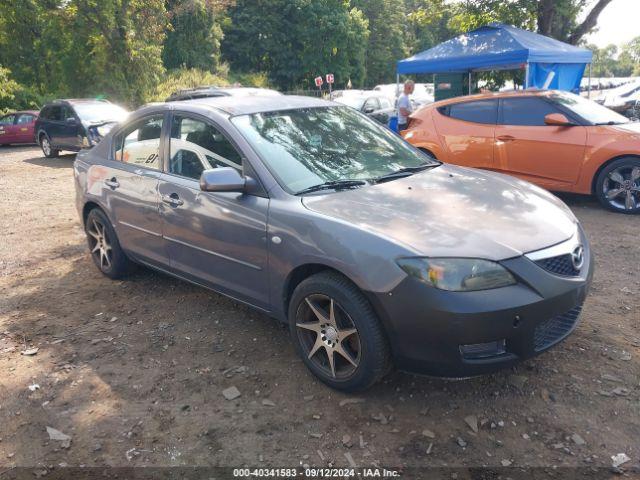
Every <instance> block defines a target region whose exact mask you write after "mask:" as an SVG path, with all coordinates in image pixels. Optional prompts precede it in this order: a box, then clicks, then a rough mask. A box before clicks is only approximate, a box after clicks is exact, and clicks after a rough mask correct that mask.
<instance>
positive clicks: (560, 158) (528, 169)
mask: <svg viewBox="0 0 640 480" xmlns="http://www.w3.org/2000/svg"><path fill="white" fill-rule="evenodd" d="M550 113H562V114H563V115H565V116H567V117H568V118H569V120H573V121H575V122H576V123H577V122H578V120H577V119H574V118H571V117H570V113H569V112H566V111H564V110H560V108H559V107H558V106H557V105H555V104H554V103H552V102H551V101H549V100H548V99H546V98H544V97H513V98H503V99H502V100H500V114H499V117H498V125H497V126H496V143H495V159H496V168H497V169H498V170H500V171H503V172H505V173H509V174H513V175H516V176H518V177H520V178H522V179H524V180H527V181H530V182H533V183H536V184H538V185H540V186H542V187H544V188H549V189H559V190H567V189H570V188H571V186H572V185H573V184H575V182H576V181H577V179H578V176H579V174H580V168H581V166H582V162H583V159H584V152H585V144H586V140H587V130H586V128H585V127H583V126H579V125H576V126H572V127H558V126H549V125H546V124H545V123H544V117H545V116H546V115H548V114H550Z"/></svg>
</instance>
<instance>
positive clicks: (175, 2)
mask: <svg viewBox="0 0 640 480" xmlns="http://www.w3.org/2000/svg"><path fill="white" fill-rule="evenodd" d="M166 8H167V12H168V13H169V19H170V28H169V31H168V32H167V36H166V39H165V41H164V50H163V52H162V60H163V62H164V66H165V67H166V68H169V69H173V68H180V67H185V68H200V69H202V70H209V71H214V70H215V69H216V68H217V67H218V64H219V62H220V42H221V40H222V28H221V27H220V24H219V23H218V22H217V17H218V12H217V11H216V5H215V4H214V3H213V2H211V1H210V0H209V1H206V0H167V2H166Z"/></svg>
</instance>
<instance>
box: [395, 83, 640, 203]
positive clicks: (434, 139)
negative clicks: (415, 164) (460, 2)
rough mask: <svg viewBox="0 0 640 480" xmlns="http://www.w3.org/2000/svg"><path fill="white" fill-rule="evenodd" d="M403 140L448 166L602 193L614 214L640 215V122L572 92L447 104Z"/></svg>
mask: <svg viewBox="0 0 640 480" xmlns="http://www.w3.org/2000/svg"><path fill="white" fill-rule="evenodd" d="M401 135H402V136H403V137H404V138H405V139H406V140H407V141H408V142H410V143H411V144H413V145H414V146H416V147H419V148H420V149H422V150H424V151H426V152H427V153H429V154H431V155H432V156H434V157H436V158H437V159H439V160H441V161H443V162H448V163H454V164H456V165H463V166H467V167H477V168H485V169H488V170H494V171H497V172H503V173H507V174H510V175H515V176H517V177H519V178H521V179H523V180H528V181H529V182H532V183H535V184H537V185H539V186H541V187H544V188H546V189H548V190H553V191H563V192H575V193H584V194H595V195H596V196H597V198H598V199H599V200H600V202H601V203H602V204H603V205H604V206H606V207H607V208H610V209H611V210H614V211H616V212H622V213H640V123H631V122H630V121H629V120H628V119H627V118H625V117H623V116H622V115H619V114H617V113H615V112H613V111H611V110H609V109H608V108H605V107H603V106H601V105H598V104H597V103H595V102H592V101H591V100H587V99H585V98H583V97H579V96H577V95H573V94H571V93H567V92H561V91H555V90H538V91H536V90H526V91H519V92H508V93H490V94H481V95H473V96H468V97H458V98H452V99H448V100H443V101H440V102H436V103H433V104H430V105H426V106H424V107H422V108H420V109H419V110H418V111H416V112H415V113H414V114H413V115H411V117H410V119H409V127H408V129H407V130H404V131H403V132H401Z"/></svg>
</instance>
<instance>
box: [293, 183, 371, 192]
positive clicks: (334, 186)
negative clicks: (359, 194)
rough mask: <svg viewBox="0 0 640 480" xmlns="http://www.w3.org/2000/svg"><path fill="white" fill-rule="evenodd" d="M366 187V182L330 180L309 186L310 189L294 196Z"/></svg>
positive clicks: (304, 189)
mask: <svg viewBox="0 0 640 480" xmlns="http://www.w3.org/2000/svg"><path fill="white" fill-rule="evenodd" d="M363 185H367V182H365V181H363V180H331V181H329V182H324V183H319V184H318V185H311V186H310V187H307V188H303V189H302V190H300V191H299V192H296V193H295V195H302V194H304V193H311V192H318V191H320V190H342V189H345V188H354V187H361V186H363Z"/></svg>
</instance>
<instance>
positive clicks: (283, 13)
mask: <svg viewBox="0 0 640 480" xmlns="http://www.w3.org/2000/svg"><path fill="white" fill-rule="evenodd" d="M225 27H226V28H225V39H224V41H223V54H224V57H225V59H226V60H228V61H229V62H230V64H231V66H232V68H234V69H235V70H237V71H239V72H251V71H254V72H256V71H257V72H266V73H267V74H268V75H269V78H270V79H271V81H273V82H274V83H275V84H276V85H277V86H278V87H280V88H282V89H285V90H290V89H293V88H297V87H300V86H302V87H305V88H313V78H314V77H315V76H317V75H322V74H325V73H333V74H334V75H335V78H336V82H337V83H338V84H342V85H344V84H346V83H347V82H348V80H349V79H351V80H352V82H353V83H354V84H355V85H362V83H363V82H364V76H365V48H366V43H367V39H368V25H367V20H366V18H364V15H363V14H362V12H361V11H360V10H358V9H356V8H350V6H349V3H348V1H346V0H238V1H237V3H236V5H235V6H234V7H231V10H230V12H229V17H228V19H227V21H226V22H225Z"/></svg>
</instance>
